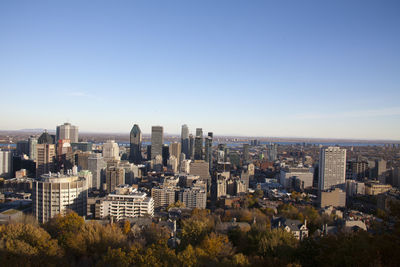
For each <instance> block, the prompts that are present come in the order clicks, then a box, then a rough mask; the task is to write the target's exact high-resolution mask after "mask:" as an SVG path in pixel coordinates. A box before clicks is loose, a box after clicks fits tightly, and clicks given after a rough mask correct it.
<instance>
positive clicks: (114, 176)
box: [106, 161, 125, 193]
mask: <svg viewBox="0 0 400 267" xmlns="http://www.w3.org/2000/svg"><path fill="white" fill-rule="evenodd" d="M111 162H113V161H111ZM116 162H117V161H116ZM116 165H117V166H116ZM116 165H112V166H107V169H106V187H107V188H106V192H107V193H111V192H113V191H114V190H115V188H116V187H117V186H118V185H121V184H125V170H124V168H120V167H118V163H116Z"/></svg>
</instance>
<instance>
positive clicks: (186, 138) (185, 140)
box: [181, 124, 190, 159]
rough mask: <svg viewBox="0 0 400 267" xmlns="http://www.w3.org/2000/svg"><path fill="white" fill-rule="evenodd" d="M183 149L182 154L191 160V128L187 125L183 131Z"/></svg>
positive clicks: (183, 127) (183, 126)
mask: <svg viewBox="0 0 400 267" xmlns="http://www.w3.org/2000/svg"><path fill="white" fill-rule="evenodd" d="M181 144H182V145H181V148H182V153H184V154H185V156H186V158H187V159H189V158H190V152H189V151H190V149H189V145H190V144H189V128H188V126H187V125H186V124H184V125H182V131H181Z"/></svg>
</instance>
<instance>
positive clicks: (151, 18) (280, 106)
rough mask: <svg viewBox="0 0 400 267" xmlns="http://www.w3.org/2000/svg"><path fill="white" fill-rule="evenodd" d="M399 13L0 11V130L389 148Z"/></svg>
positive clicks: (350, 7)
mask: <svg viewBox="0 0 400 267" xmlns="http://www.w3.org/2000/svg"><path fill="white" fill-rule="evenodd" d="M155 3H156V4H155ZM399 11H400V3H399V2H398V1H385V2H384V3H380V2H375V1H335V2H323V3H322V2H320V1H307V2H302V3H300V2H297V1H290V5H288V4H287V3H281V2H279V3H274V2H269V1H252V3H251V4H248V3H244V2H242V1H218V2H215V1H202V2H201V3H200V2H199V3H195V2H190V3H188V2H183V1H172V2H169V3H168V4H167V3H163V2H161V1H159V2H157V1H156V2H153V3H145V2H139V1H118V2H117V3H113V5H110V4H109V3H107V2H106V1H96V4H93V3H89V2H80V1H68V2H62V1H57V2H53V3H52V2H42V1H35V3H32V2H30V1H18V2H15V1H3V2H1V3H0V26H1V30H0V31H1V33H2V41H1V42H0V57H1V58H2V60H1V62H0V95H1V96H2V99H5V100H6V101H3V102H2V107H3V110H5V111H3V112H4V113H5V114H6V115H5V116H4V115H3V116H0V130H18V129H26V128H47V129H54V128H55V126H56V125H59V124H60V122H62V121H70V122H71V123H73V124H74V125H77V126H79V131H80V132H110V133H114V132H115V133H128V132H129V131H130V128H131V127H132V126H131V123H137V124H138V125H140V127H141V128H142V129H143V132H144V133H146V134H148V133H150V129H151V126H153V125H162V126H163V127H164V132H165V133H170V134H176V135H179V133H180V131H181V125H183V124H185V123H190V125H189V128H190V129H192V130H191V132H192V133H194V131H193V130H194V129H195V128H197V127H201V128H203V129H205V130H210V131H212V132H214V133H215V135H216V136H219V135H222V136H223V135H225V136H260V137H264V136H265V137H301V138H338V139H366V140H377V139H379V140H400V123H399V122H400V105H399V104H398V101H397V99H399V97H400V88H399V84H400V76H399V75H398V74H399V73H400V53H399V49H398V47H400V35H399V34H398V33H399V32H398V29H399V28H400V17H399V16H398V13H399ZM132 100H134V102H133V101H132ZM132 103H135V104H134V105H132ZM105 125H107V127H104V126H105ZM105 129H106V130H107V131H105Z"/></svg>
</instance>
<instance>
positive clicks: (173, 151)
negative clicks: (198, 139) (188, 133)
mask: <svg viewBox="0 0 400 267" xmlns="http://www.w3.org/2000/svg"><path fill="white" fill-rule="evenodd" d="M169 155H170V156H174V157H175V158H176V159H177V160H178V162H180V160H181V143H177V142H173V143H171V144H169Z"/></svg>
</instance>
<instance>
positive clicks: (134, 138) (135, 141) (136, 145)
mask: <svg viewBox="0 0 400 267" xmlns="http://www.w3.org/2000/svg"><path fill="white" fill-rule="evenodd" d="M129 161H130V162H132V163H135V164H140V163H141V162H142V131H141V130H140V128H139V125H137V124H135V125H133V127H132V130H131V133H130V152H129Z"/></svg>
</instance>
